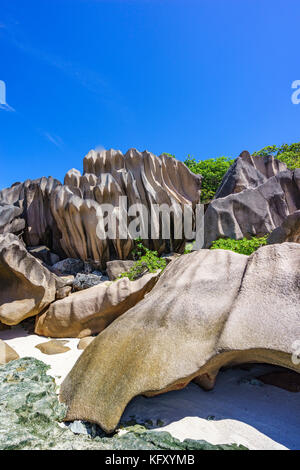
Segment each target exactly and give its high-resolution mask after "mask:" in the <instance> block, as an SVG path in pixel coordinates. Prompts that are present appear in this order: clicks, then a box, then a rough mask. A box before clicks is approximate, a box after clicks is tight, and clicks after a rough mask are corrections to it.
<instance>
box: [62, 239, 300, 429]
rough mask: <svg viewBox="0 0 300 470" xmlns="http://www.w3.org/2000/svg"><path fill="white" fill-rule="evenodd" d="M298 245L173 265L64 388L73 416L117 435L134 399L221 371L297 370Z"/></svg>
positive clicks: (192, 257)
mask: <svg viewBox="0 0 300 470" xmlns="http://www.w3.org/2000/svg"><path fill="white" fill-rule="evenodd" d="M299 275H300V246H299V245H298V244H294V243H284V244H282V245H269V246H264V247H262V248H260V249H259V250H258V251H257V252H255V253H253V254H252V255H251V256H250V257H247V256H244V255H239V254H237V253H233V252H230V251H227V250H200V251H198V252H193V253H191V254H189V255H185V256H182V257H180V258H178V259H177V260H175V261H174V262H173V263H171V264H170V265H169V266H168V267H167V268H166V269H165V271H164V273H163V274H162V276H161V278H160V279H159V281H158V283H157V285H156V286H155V287H154V289H153V290H152V291H151V292H150V293H149V294H148V295H147V296H146V297H145V298H144V300H142V301H141V302H140V303H139V304H138V305H136V306H135V307H133V308H132V309H130V310H129V311H128V312H126V313H125V314H124V315H123V316H121V317H120V318H118V319H116V320H115V321H114V322H113V323H112V324H111V325H110V326H109V327H108V328H106V329H105V330H104V331H102V333H101V334H99V335H98V336H97V338H95V340H94V341H93V342H92V343H91V344H90V345H89V346H88V347H87V348H86V350H85V351H84V352H83V354H82V355H81V357H80V358H79V360H78V361H77V363H76V364H75V366H74V368H73V369H72V370H71V372H70V373H69V375H68V376H67V378H66V379H65V381H64V382H63V384H62V387H61V395H60V396H61V400H62V401H63V402H64V403H66V404H67V406H68V412H67V419H69V420H74V419H84V420H88V421H92V422H96V423H98V424H99V425H100V426H101V427H102V428H103V429H104V430H105V431H108V432H110V431H112V430H114V429H115V427H116V426H117V424H118V422H119V419H120V417H121V415H122V413H123V411H124V409H125V407H126V405H127V404H128V403H129V401H130V400H131V399H132V398H133V397H135V396H137V395H139V394H144V395H147V396H152V395H156V394H159V393H162V392H166V391H169V390H176V389H181V388H183V387H185V386H186V385H187V384H188V383H189V382H190V381H191V380H193V379H196V380H197V383H199V384H200V385H202V386H203V387H205V388H207V389H209V388H211V387H212V386H213V385H214V382H215V377H216V375H217V373H218V370H219V369H220V367H222V366H224V365H229V364H237V363H244V362H266V363H271V364H277V365H281V366H284V367H287V368H290V369H292V370H295V371H297V372H300V364H297V361H294V362H293V360H292V352H293V344H294V342H295V341H296V340H298V339H299V337H300V321H299V320H300V316H299V302H300V292H299Z"/></svg>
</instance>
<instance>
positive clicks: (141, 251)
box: [119, 238, 167, 281]
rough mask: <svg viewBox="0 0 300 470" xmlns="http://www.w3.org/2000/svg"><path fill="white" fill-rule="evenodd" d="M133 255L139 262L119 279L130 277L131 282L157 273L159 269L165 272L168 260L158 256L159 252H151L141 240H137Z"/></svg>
mask: <svg viewBox="0 0 300 470" xmlns="http://www.w3.org/2000/svg"><path fill="white" fill-rule="evenodd" d="M132 254H133V257H134V258H135V259H136V260H137V261H136V262H135V264H134V266H132V268H131V269H130V270H129V271H127V272H125V273H122V274H120V276H119V279H120V278H122V277H128V279H130V281H135V280H136V279H138V278H140V277H141V276H142V275H143V274H145V273H147V272H149V273H155V272H156V271H158V270H159V269H161V270H162V271H163V270H164V269H165V267H166V265H167V262H166V260H165V259H164V258H160V257H159V256H158V254H157V251H153V250H149V248H147V247H146V246H144V244H143V242H142V239H141V238H138V239H136V240H135V248H134V250H133V252H132Z"/></svg>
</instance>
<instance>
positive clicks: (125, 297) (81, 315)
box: [35, 272, 159, 338]
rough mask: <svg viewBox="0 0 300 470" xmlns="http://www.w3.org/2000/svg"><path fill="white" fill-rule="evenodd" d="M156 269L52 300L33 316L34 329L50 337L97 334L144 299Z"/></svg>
mask: <svg viewBox="0 0 300 470" xmlns="http://www.w3.org/2000/svg"><path fill="white" fill-rule="evenodd" d="M158 276H159V272H157V273H154V274H147V275H145V276H143V277H142V278H141V279H139V280H137V281H130V280H129V279H128V278H123V279H120V280H117V281H115V282H104V283H102V284H99V285H97V286H94V287H90V288H89V289H85V290H83V291H80V292H75V293H74V294H71V295H70V296H69V297H66V298H64V299H62V300H59V301H57V302H54V303H53V304H51V305H50V306H49V308H48V309H47V310H46V311H45V312H43V313H42V314H41V315H40V316H39V317H37V319H36V325H35V332H36V334H38V335H42V336H51V337H53V338H65V337H75V338H83V337H85V336H90V335H93V334H95V333H99V332H101V331H102V330H104V328H106V327H107V326H108V325H109V324H110V323H111V322H113V321H114V320H115V319H116V318H117V317H119V316H120V315H122V314H123V313H124V312H126V311H127V310H129V309H130V308H131V307H133V306H134V305H135V304H137V303H138V302H139V301H141V300H142V299H143V297H144V296H145V295H146V294H147V292H149V291H150V290H151V289H152V288H153V286H154V284H155V283H156V281H157V279H158Z"/></svg>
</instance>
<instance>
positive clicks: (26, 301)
mask: <svg viewBox="0 0 300 470" xmlns="http://www.w3.org/2000/svg"><path fill="white" fill-rule="evenodd" d="M0 284H1V290H0V321H1V322H2V323H4V324H7V325H16V324H18V323H20V322H21V321H22V320H24V319H25V318H28V317H32V316H35V315H37V314H38V313H39V312H41V311H42V310H43V309H44V308H46V307H47V306H48V305H49V304H50V303H52V302H53V301H54V300H55V299H56V298H61V297H63V296H66V295H68V294H69V293H70V291H71V287H69V286H66V285H65V283H64V281H63V280H61V279H59V278H58V277H57V276H55V275H54V274H53V273H51V272H50V271H49V270H48V269H47V268H45V267H44V266H43V265H42V263H41V262H40V261H39V260H37V259H36V258H35V257H34V256H32V255H31V254H30V253H29V252H28V251H27V250H26V247H25V245H24V243H23V242H22V241H21V240H20V239H19V238H18V237H17V236H16V235H13V234H12V233H8V234H5V235H0Z"/></svg>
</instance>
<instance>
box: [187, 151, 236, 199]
mask: <svg viewBox="0 0 300 470" xmlns="http://www.w3.org/2000/svg"><path fill="white" fill-rule="evenodd" d="M233 162H234V159H231V158H228V157H218V158H210V159H208V160H199V161H198V162H197V161H196V160H195V158H192V157H191V156H190V155H188V157H187V159H186V160H185V161H184V163H185V164H186V166H187V167H188V168H189V169H190V170H191V171H192V172H193V173H196V174H200V175H202V177H203V180H202V189H201V202H202V203H205V202H208V201H210V200H211V199H212V198H213V197H214V195H215V192H216V191H217V189H218V187H219V186H220V184H221V181H222V179H223V177H224V175H225V173H226V172H227V170H228V169H229V168H230V166H231V165H232V164H233Z"/></svg>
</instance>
